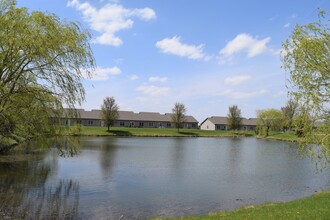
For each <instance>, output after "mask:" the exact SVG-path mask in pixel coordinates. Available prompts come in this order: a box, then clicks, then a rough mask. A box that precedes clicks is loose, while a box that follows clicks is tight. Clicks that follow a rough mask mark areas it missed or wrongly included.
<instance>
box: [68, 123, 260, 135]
mask: <svg viewBox="0 0 330 220" xmlns="http://www.w3.org/2000/svg"><path fill="white" fill-rule="evenodd" d="M69 134H75V135H96V136H108V135H109V136H147V137H200V136H202V137H228V136H229V137H231V136H253V135H255V132H254V131H219V130H218V131H205V130H199V129H180V130H179V132H178V131H177V129H173V128H124V127H120V128H119V127H113V128H111V129H110V131H107V128H106V127H89V126H82V127H81V130H80V132H79V131H78V129H77V127H75V126H72V127H70V131H69Z"/></svg>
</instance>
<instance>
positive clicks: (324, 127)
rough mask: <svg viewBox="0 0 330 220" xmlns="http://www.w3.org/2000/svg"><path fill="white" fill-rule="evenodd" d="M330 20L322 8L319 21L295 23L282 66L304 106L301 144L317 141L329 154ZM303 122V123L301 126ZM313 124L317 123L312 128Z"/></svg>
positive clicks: (294, 94)
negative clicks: (303, 23) (287, 72)
mask: <svg viewBox="0 0 330 220" xmlns="http://www.w3.org/2000/svg"><path fill="white" fill-rule="evenodd" d="M329 24H330V20H329V19H327V18H326V13H325V12H324V11H322V10H319V16H318V21H316V22H312V23H309V24H306V25H296V26H295V28H294V30H293V32H292V34H291V36H290V37H289V38H288V39H287V40H286V41H285V42H284V43H283V48H284V57H283V64H284V65H283V66H284V68H285V70H287V71H289V72H290V83H291V85H292V88H291V94H292V95H293V96H294V97H295V99H297V100H299V102H300V103H301V105H302V106H303V108H304V109H305V111H304V112H305V114H306V115H305V116H300V123H299V125H300V127H299V128H298V129H301V130H304V131H306V132H305V133H304V135H303V137H304V138H301V139H300V141H301V146H304V147H309V148H310V149H312V147H313V145H311V144H310V143H314V144H318V145H319V146H321V148H322V151H321V152H322V153H323V154H324V155H325V156H326V157H328V158H329V157H330V126H329V124H327V123H325V122H326V120H327V118H329V110H328V107H329V102H330V74H329V73H330V33H329V30H330V27H329ZM307 114H308V115H307ZM301 126H302V127H301ZM310 127H316V129H315V130H314V131H313V132H311V129H310Z"/></svg>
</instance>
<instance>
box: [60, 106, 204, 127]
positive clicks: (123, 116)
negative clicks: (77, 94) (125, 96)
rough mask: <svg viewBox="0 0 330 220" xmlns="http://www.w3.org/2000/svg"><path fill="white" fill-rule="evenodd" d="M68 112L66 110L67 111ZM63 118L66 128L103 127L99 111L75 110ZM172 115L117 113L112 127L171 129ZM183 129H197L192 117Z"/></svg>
mask: <svg viewBox="0 0 330 220" xmlns="http://www.w3.org/2000/svg"><path fill="white" fill-rule="evenodd" d="M67 111H68V110H67ZM66 115H67V116H63V118H62V120H63V123H64V124H65V125H67V126H71V125H74V124H81V125H83V126H104V121H103V120H102V117H101V110H95V109H93V110H91V111H85V110H84V109H76V110H75V111H74V112H73V114H66ZM171 121H172V114H171V113H167V114H160V113H157V112H139V113H134V112H132V111H119V117H118V120H117V121H115V123H114V125H113V126H114V127H134V128H173V127H174V125H173V124H172V122H171ZM183 128H187V129H198V121H197V120H196V119H195V118H194V117H193V116H189V115H188V116H186V117H185V122H184V123H183Z"/></svg>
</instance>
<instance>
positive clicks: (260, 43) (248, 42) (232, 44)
mask: <svg viewBox="0 0 330 220" xmlns="http://www.w3.org/2000/svg"><path fill="white" fill-rule="evenodd" d="M269 41H270V37H266V38H264V39H261V40H258V39H257V38H253V37H252V36H251V35H249V34H244V33H243V34H239V35H237V36H236V37H235V38H234V39H233V40H231V41H229V42H228V43H227V45H226V46H225V47H224V48H223V49H221V50H220V57H219V63H221V64H223V63H228V62H231V61H232V59H233V56H234V55H235V54H237V53H240V52H242V51H244V52H246V53H247V57H248V58H252V57H254V56H257V55H259V54H262V53H264V52H266V51H267V50H269V49H268V47H267V43H269Z"/></svg>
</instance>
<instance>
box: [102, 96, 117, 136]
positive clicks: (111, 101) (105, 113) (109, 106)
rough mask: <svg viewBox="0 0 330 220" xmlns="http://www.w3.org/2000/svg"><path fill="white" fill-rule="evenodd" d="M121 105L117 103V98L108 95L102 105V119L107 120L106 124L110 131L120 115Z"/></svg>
mask: <svg viewBox="0 0 330 220" xmlns="http://www.w3.org/2000/svg"><path fill="white" fill-rule="evenodd" d="M118 111H119V107H118V105H117V104H116V100H115V98H114V97H106V98H105V99H104V100H103V104H102V106H101V112H102V119H103V120H104V122H105V125H106V126H107V127H108V131H110V126H112V125H113V124H114V122H115V121H116V120H117V119H118V117H119V112H118Z"/></svg>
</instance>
